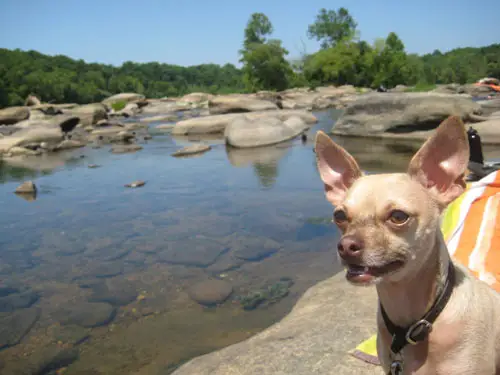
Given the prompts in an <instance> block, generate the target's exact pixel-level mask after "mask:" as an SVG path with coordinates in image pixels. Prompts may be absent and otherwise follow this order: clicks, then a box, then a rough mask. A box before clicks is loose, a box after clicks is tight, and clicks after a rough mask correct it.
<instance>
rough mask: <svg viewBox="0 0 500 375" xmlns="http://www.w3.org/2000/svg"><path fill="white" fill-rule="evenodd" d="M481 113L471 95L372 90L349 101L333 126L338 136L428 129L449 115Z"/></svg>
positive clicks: (333, 130)
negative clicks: (372, 91) (373, 91)
mask: <svg viewBox="0 0 500 375" xmlns="http://www.w3.org/2000/svg"><path fill="white" fill-rule="evenodd" d="M476 113H480V106H479V104H477V103H475V102H473V101H472V100H471V99H470V97H467V96H462V95H447V94H437V93H383V94H381V93H374V94H367V95H363V96H360V97H358V98H357V100H355V101H354V102H352V103H350V104H349V105H348V107H347V108H346V110H345V112H344V113H343V115H342V116H341V117H340V118H339V120H338V121H337V122H336V124H335V125H334V127H333V129H332V133H333V134H337V135H356V136H365V135H377V134H378V135H380V134H383V133H409V132H412V131H422V130H430V129H433V128H435V127H437V125H439V123H441V122H442V121H443V120H444V119H446V118H447V117H449V116H451V115H456V116H460V117H461V118H462V119H464V120H467V119H468V118H469V117H470V115H472V114H476Z"/></svg>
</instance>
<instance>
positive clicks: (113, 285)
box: [0, 111, 488, 375]
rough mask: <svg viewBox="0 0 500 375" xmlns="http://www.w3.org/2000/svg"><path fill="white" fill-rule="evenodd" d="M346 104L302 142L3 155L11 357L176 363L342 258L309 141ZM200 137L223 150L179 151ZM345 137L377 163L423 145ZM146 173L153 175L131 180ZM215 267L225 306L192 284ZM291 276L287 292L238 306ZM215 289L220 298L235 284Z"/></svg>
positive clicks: (156, 368)
mask: <svg viewBox="0 0 500 375" xmlns="http://www.w3.org/2000/svg"><path fill="white" fill-rule="evenodd" d="M337 115H338V111H325V112H322V113H319V114H318V116H319V117H320V122H319V124H317V125H316V126H315V127H314V128H313V129H311V130H310V131H309V132H308V140H307V142H305V143H302V142H301V141H300V140H295V141H291V142H287V143H285V144H281V145H279V146H273V147H263V148H259V149H251V150H245V149H234V148H228V147H226V145H225V144H224V142H223V141H222V140H221V139H220V137H215V138H214V137H210V138H206V137H196V138H193V137H191V138H189V137H175V138H173V137H171V136H170V135H169V134H168V133H162V134H159V135H157V136H155V137H154V138H153V139H152V140H151V141H149V142H147V143H145V144H144V145H143V146H144V148H143V150H141V151H139V152H137V153H133V154H121V155H115V154H112V153H110V152H109V148H106V147H103V148H102V149H91V148H89V147H88V148H85V149H79V150H77V151H74V152H72V153H67V154H59V155H57V156H50V157H46V158H33V159H30V160H17V161H14V162H12V163H10V164H8V165H5V164H2V165H1V167H0V181H1V182H2V184H0V206H1V207H2V215H1V216H0V372H1V373H2V374H3V373H13V374H15V373H23V371H24V373H26V372H30V371H31V372H34V373H37V372H38V373H50V372H48V370H47V369H57V368H60V367H66V366H67V369H66V371H65V372H64V373H65V374H68V375H71V374H108V373H113V374H118V373H120V374H165V373H168V372H169V371H171V370H172V369H173V368H175V365H176V364H178V363H180V362H182V361H184V360H187V359H189V358H191V357H192V356H195V355H199V354H202V353H206V352H208V351H211V350H216V349H218V348H220V347H223V346H226V345H230V344H232V343H234V342H237V341H240V340H243V339H245V338H247V337H249V336H251V335H253V334H255V333H256V332H258V331H260V330H262V329H264V328H265V327H267V326H269V325H270V324H272V323H273V322H275V321H277V320H278V319H280V318H281V317H283V316H284V315H285V314H286V313H287V312H288V311H289V309H290V308H291V307H292V306H293V304H294V302H295V301H296V300H297V298H298V297H299V296H300V295H301V294H302V293H303V292H304V291H305V290H306V289H307V288H308V287H310V286H311V285H313V284H315V283H316V282H318V281H319V280H322V279H324V278H326V277H328V276H330V275H332V274H334V273H335V272H337V271H338V270H339V265H338V262H337V258H336V255H335V250H334V249H335V242H336V240H337V237H338V234H337V231H336V230H335V228H334V227H333V226H332V225H331V224H330V222H329V220H330V217H331V211H332V208H331V207H330V206H329V205H328V203H327V202H326V200H325V199H324V195H323V190H322V189H323V186H322V184H321V183H320V181H319V178H318V175H317V171H316V167H315V160H314V152H313V150H312V146H313V139H314V133H315V131H316V130H318V129H324V130H330V128H331V126H332V122H333V121H332V118H334V117H335V116H337ZM151 126H154V124H152V125H151ZM200 141H202V142H205V143H208V144H210V145H212V146H213V148H212V150H210V151H208V152H207V153H205V154H203V155H200V156H198V157H194V158H186V159H176V158H173V157H171V156H170V154H171V153H172V152H173V151H175V150H177V149H179V148H181V147H184V146H185V145H186V144H190V143H193V142H200ZM336 141H337V142H339V143H340V144H341V145H343V146H344V147H346V148H347V149H348V150H349V151H350V152H351V153H352V154H353V155H354V156H355V157H356V158H357V159H358V161H359V162H360V165H361V167H362V168H363V169H365V170H367V171H372V172H383V171H403V170H404V169H405V168H406V164H407V162H408V160H409V158H410V157H411V155H412V153H413V152H414V150H415V147H418V144H417V145H415V144H414V143H408V144H407V143H403V142H401V141H397V143H394V142H388V141H383V140H374V139H369V140H365V139H359V138H336ZM486 154H487V155H488V151H486ZM91 164H97V165H100V168H88V166H89V165H91ZM33 170H36V171H33ZM27 179H33V180H35V182H36V184H37V185H38V187H39V191H38V196H37V199H36V200H33V201H30V202H27V201H26V200H24V199H19V197H18V196H16V195H15V194H13V191H14V190H15V188H16V186H17V185H18V184H19V183H20V181H24V180H27ZM139 179H140V180H144V181H146V182H147V183H146V185H145V186H144V187H141V188H138V189H126V188H124V187H123V186H124V184H126V183H130V182H132V181H134V180H139ZM209 278H217V279H220V280H224V281H225V282H226V283H227V284H229V285H230V287H231V288H232V293H231V294H230V295H229V296H228V297H227V296H225V297H224V298H226V297H227V299H226V300H225V302H224V303H222V304H221V305H219V306H217V307H213V306H212V307H210V306H209V307H206V306H202V305H200V304H198V303H197V302H195V301H194V300H193V298H192V293H191V288H192V286H193V285H195V284H197V283H199V282H203V281H206V280H208V279H209ZM289 279H291V281H292V282H291V283H290V286H289V290H287V291H285V292H284V293H281V294H280V296H281V297H283V298H281V297H280V298H281V299H279V300H278V301H272V302H275V303H270V304H265V303H264V304H262V305H261V306H259V307H256V308H255V309H254V310H245V309H243V308H242V306H241V305H240V301H242V300H244V299H245V298H248V296H249V295H252V293H253V292H255V291H261V290H265V289H266V288H270V287H273V286H274V285H280V284H277V283H280V280H289ZM227 284H226V285H227ZM287 285H288V284H287ZM287 287H288V286H287ZM204 293H206V294H205V295H204V296H203V298H205V299H206V298H209V299H210V298H214V299H215V300H217V299H220V298H222V297H221V293H222V294H223V293H224V290H220V291H218V290H208V291H205V292H204ZM2 364H3V366H4V368H3V369H2V368H1V366H2Z"/></svg>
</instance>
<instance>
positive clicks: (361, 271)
mask: <svg viewBox="0 0 500 375" xmlns="http://www.w3.org/2000/svg"><path fill="white" fill-rule="evenodd" d="M403 265H404V262H403V261H401V260H395V261H393V262H389V263H387V264H385V265H383V266H379V267H374V266H364V265H360V264H352V263H347V264H346V266H347V273H346V278H347V280H349V281H350V282H352V283H356V284H365V283H369V282H372V281H373V280H375V279H376V278H378V277H382V276H385V275H387V274H389V273H392V272H395V271H397V270H399V269H400V268H401V267H403Z"/></svg>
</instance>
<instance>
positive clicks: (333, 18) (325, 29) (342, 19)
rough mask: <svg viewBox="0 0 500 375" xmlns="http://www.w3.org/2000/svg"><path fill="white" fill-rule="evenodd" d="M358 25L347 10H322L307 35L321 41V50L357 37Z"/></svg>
mask: <svg viewBox="0 0 500 375" xmlns="http://www.w3.org/2000/svg"><path fill="white" fill-rule="evenodd" d="M357 26H358V25H357V23H356V21H355V20H354V18H353V17H352V16H351V15H350V14H349V11H348V10H347V9H345V8H343V7H342V8H339V9H338V10H337V11H335V10H326V9H325V8H322V9H321V10H320V11H319V13H318V15H317V16H316V20H315V22H314V23H313V24H311V25H309V27H308V29H307V35H308V37H309V38H310V39H316V40H318V41H321V48H322V49H327V48H329V47H334V46H335V45H336V44H337V43H340V42H341V41H343V40H345V39H348V40H349V39H352V38H353V37H354V35H355V31H356V27H357Z"/></svg>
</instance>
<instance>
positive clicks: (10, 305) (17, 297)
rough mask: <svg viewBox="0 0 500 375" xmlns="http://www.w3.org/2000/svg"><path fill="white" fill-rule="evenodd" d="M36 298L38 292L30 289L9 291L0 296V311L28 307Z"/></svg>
mask: <svg viewBox="0 0 500 375" xmlns="http://www.w3.org/2000/svg"><path fill="white" fill-rule="evenodd" d="M38 299H39V295H38V293H36V292H34V291H32V290H27V291H24V292H16V293H11V294H9V295H7V296H5V297H0V312H12V311H14V310H17V309H22V308H26V307H30V306H31V305H33V304H34V303H35V302H36V301H38Z"/></svg>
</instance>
